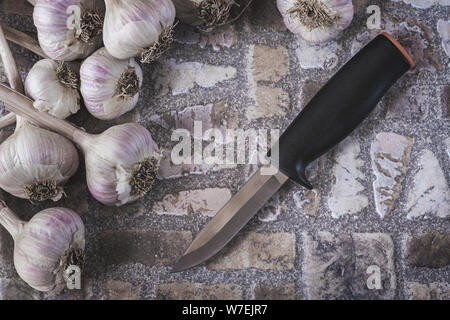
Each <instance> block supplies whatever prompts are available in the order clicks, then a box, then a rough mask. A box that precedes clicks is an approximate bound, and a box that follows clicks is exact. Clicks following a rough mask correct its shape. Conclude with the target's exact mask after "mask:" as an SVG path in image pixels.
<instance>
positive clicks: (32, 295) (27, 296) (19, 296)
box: [0, 279, 40, 300]
mask: <svg viewBox="0 0 450 320" xmlns="http://www.w3.org/2000/svg"><path fill="white" fill-rule="evenodd" d="M39 298H40V295H39V293H38V292H37V291H35V290H30V287H29V286H28V285H27V284H26V283H25V282H24V281H23V280H20V279H18V280H12V279H0V300H37V299H39Z"/></svg>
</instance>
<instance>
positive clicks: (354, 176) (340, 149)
mask: <svg viewBox="0 0 450 320" xmlns="http://www.w3.org/2000/svg"><path fill="white" fill-rule="evenodd" d="M360 151H361V149H360V145H359V142H358V140H357V139H356V137H354V136H349V137H347V138H346V139H345V140H344V141H342V142H341V143H340V144H339V145H338V146H337V148H336V153H337V154H336V157H335V164H334V166H333V173H332V174H333V181H334V182H333V184H332V186H331V192H330V195H329V197H328V200H327V203H328V207H329V208H330V210H331V216H332V217H333V218H339V217H341V216H343V215H347V214H356V213H358V212H360V211H361V210H362V209H364V208H365V207H367V205H368V204H369V200H368V198H367V196H366V195H364V194H363V192H364V191H365V187H364V186H363V185H362V184H361V183H360V181H361V180H364V179H365V176H364V174H363V173H362V172H361V167H362V165H363V161H362V160H361V159H360V158H359V154H360Z"/></svg>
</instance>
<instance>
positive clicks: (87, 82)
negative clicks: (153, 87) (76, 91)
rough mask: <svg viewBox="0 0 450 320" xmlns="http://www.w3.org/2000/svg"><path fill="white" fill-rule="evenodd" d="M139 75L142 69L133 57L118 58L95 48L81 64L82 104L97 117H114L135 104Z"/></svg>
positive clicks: (141, 76) (141, 77) (140, 79)
mask: <svg viewBox="0 0 450 320" xmlns="http://www.w3.org/2000/svg"><path fill="white" fill-rule="evenodd" d="M142 79H143V75H142V69H141V67H140V66H139V65H138V64H137V63H136V61H135V60H134V58H129V59H125V60H119V59H116V58H114V57H113V56H111V55H110V54H109V53H108V51H106V49H105V48H101V49H98V50H97V51H96V52H94V53H93V54H92V55H91V56H90V57H88V58H86V60H84V61H83V64H82V65H81V70H80V80H81V86H80V90H81V95H82V96H83V101H84V104H85V106H86V108H87V110H88V111H89V112H90V113H91V114H92V115H93V116H94V117H96V118H98V119H102V120H111V119H115V118H117V117H119V116H121V115H122V114H124V113H125V112H128V111H130V110H131V109H133V108H134V107H135V106H136V103H137V102H138V98H139V89H140V88H141V86H142Z"/></svg>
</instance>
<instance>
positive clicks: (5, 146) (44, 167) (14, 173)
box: [0, 118, 79, 201]
mask: <svg viewBox="0 0 450 320" xmlns="http://www.w3.org/2000/svg"><path fill="white" fill-rule="evenodd" d="M19 120H22V119H19V118H18V126H19V127H18V128H17V129H16V131H15V132H14V134H12V135H11V136H10V137H8V139H6V140H5V141H4V142H3V143H2V144H1V145H0V188H2V189H3V190H5V191H6V192H8V193H10V194H12V195H14V196H16V197H19V198H22V199H29V200H32V201H44V200H47V199H52V200H53V201H57V200H59V199H60V198H61V197H62V195H63V194H64V190H63V187H62V186H63V185H64V184H65V182H66V181H67V180H68V179H69V178H70V177H71V176H72V175H73V174H74V173H75V172H76V171H77V169H78V164H79V159H78V153H77V150H76V149H75V147H74V146H73V144H72V143H71V142H70V141H69V140H68V139H66V138H64V137H63V136H61V135H59V134H57V133H54V132H51V131H48V130H45V129H41V128H39V127H36V126H35V125H33V124H31V123H29V122H24V123H23V124H21V121H19Z"/></svg>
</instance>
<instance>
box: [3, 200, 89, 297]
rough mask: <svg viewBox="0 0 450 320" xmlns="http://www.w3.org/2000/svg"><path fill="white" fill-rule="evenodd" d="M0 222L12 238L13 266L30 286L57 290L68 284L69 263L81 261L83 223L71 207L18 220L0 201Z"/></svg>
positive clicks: (80, 264) (77, 263)
mask: <svg viewBox="0 0 450 320" xmlns="http://www.w3.org/2000/svg"><path fill="white" fill-rule="evenodd" d="M0 224H1V225H3V226H4V227H5V228H6V230H8V232H9V233H10V234H11V236H12V237H13V239H14V265H15V267H16V270H17V273H18V274H19V276H20V277H21V278H22V279H23V280H24V281H25V282H26V283H27V284H28V285H30V286H31V287H32V288H34V289H36V290H39V291H43V292H49V293H52V294H54V293H58V292H60V291H61V290H62V289H63V288H64V287H65V286H66V284H67V277H68V276H69V274H68V272H67V271H66V270H67V269H68V267H69V266H72V265H73V266H77V267H79V268H81V267H82V266H83V262H84V248H85V237H84V225H83V221H82V220H81V218H80V217H79V216H78V215H77V214H76V213H75V212H74V211H72V210H69V209H65V208H50V209H45V210H42V211H41V212H39V213H37V214H36V215H34V216H33V218H32V219H31V220H30V221H28V222H25V221H22V220H20V219H19V218H18V217H17V216H16V215H15V214H14V212H13V211H12V210H11V209H9V208H8V207H7V206H6V205H5V203H3V202H0Z"/></svg>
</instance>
